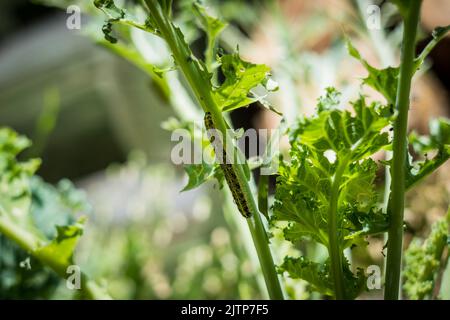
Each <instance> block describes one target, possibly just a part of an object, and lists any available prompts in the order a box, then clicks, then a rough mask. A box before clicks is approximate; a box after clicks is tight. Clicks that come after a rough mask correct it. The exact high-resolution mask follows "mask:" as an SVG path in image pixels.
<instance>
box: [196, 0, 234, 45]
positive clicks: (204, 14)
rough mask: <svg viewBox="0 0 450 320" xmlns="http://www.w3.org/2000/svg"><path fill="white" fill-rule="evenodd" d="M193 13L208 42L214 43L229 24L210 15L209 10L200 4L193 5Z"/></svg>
mask: <svg viewBox="0 0 450 320" xmlns="http://www.w3.org/2000/svg"><path fill="white" fill-rule="evenodd" d="M193 12H194V14H195V15H196V16H197V18H198V20H199V22H200V23H199V24H200V27H201V28H202V29H203V30H204V31H205V32H206V34H207V36H208V39H209V40H208V41H209V42H213V43H214V42H215V41H216V39H217V37H218V36H219V34H220V33H221V32H222V31H223V29H225V28H226V26H227V25H228V24H227V23H226V22H224V21H222V20H220V19H218V18H216V17H214V16H212V15H211V14H209V13H208V11H207V9H206V8H205V7H204V6H202V5H201V4H200V3H198V2H195V3H194V4H193Z"/></svg>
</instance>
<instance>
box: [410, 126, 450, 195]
mask: <svg viewBox="0 0 450 320" xmlns="http://www.w3.org/2000/svg"><path fill="white" fill-rule="evenodd" d="M409 141H410V143H411V145H412V146H413V148H414V150H415V151H416V152H417V153H418V154H420V155H421V156H422V157H424V158H425V160H417V161H415V162H413V163H411V164H410V163H409V162H408V163H407V171H406V181H405V183H406V189H409V188H411V187H412V186H414V185H415V184H417V183H418V182H419V181H421V180H422V179H424V178H425V177H427V176H428V175H430V174H431V173H433V172H434V171H435V170H437V169H438V168H439V167H440V166H441V165H443V164H444V163H445V162H446V161H447V160H448V159H449V158H450V120H449V119H446V118H440V119H434V120H431V121H430V135H429V136H418V135H417V134H416V133H414V132H413V133H411V135H410V137H409ZM432 151H435V152H436V155H435V156H434V157H433V158H432V159H428V152H432Z"/></svg>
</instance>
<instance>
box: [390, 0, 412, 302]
mask: <svg viewBox="0 0 450 320" xmlns="http://www.w3.org/2000/svg"><path fill="white" fill-rule="evenodd" d="M420 6H421V0H412V1H410V4H409V7H408V10H407V12H406V13H405V16H404V31H403V42H402V43H403V47H402V56H401V64H400V77H399V82H398V89H397V97H396V103H395V105H396V111H397V118H396V120H395V124H394V140H393V146H392V149H393V157H392V167H391V176H392V183H391V194H390V201H389V211H390V226H389V232H388V246H387V261H386V282H385V285H386V289H385V293H384V298H385V299H387V300H397V299H398V298H399V289H400V274H401V262H402V246H403V213H404V206H405V160H406V153H407V144H408V142H407V128H408V110H409V97H410V91H411V80H412V77H413V75H414V57H415V43H416V34H417V27H418V24H419V14H420Z"/></svg>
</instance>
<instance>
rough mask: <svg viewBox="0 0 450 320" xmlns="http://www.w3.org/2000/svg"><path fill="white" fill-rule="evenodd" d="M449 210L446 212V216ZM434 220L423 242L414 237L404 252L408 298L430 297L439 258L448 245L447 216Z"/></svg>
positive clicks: (436, 274)
mask: <svg viewBox="0 0 450 320" xmlns="http://www.w3.org/2000/svg"><path fill="white" fill-rule="evenodd" d="M449 216H450V212H449V213H448V217H449ZM448 217H445V218H442V219H441V220H439V221H437V222H435V223H434V224H433V225H432V227H431V233H430V235H429V237H428V239H426V240H425V241H424V242H423V243H422V241H420V240H419V239H417V238H416V239H414V240H413V242H412V243H411V244H410V245H409V248H408V249H407V250H406V252H405V270H404V273H403V274H404V277H405V284H404V288H405V291H406V293H407V295H408V297H409V298H410V299H414V300H422V299H430V298H432V294H433V289H434V287H435V281H436V278H437V276H438V273H439V270H440V269H441V258H442V254H443V252H444V250H445V248H446V247H448V239H449V238H448V235H449V232H450V230H449V218H448Z"/></svg>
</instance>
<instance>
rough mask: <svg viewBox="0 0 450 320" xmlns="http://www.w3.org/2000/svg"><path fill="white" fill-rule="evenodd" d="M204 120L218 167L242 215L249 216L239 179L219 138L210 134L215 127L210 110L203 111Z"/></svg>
mask: <svg viewBox="0 0 450 320" xmlns="http://www.w3.org/2000/svg"><path fill="white" fill-rule="evenodd" d="M204 121H205V127H206V130H207V134H208V138H209V141H210V142H211V145H212V146H213V148H214V152H215V153H216V160H218V161H219V163H220V167H221V168H222V171H223V174H224V176H225V180H226V181H227V184H228V187H229V188H230V191H231V195H232V196H233V199H234V202H235V203H236V205H237V207H238V209H239V212H240V213H241V214H242V216H244V217H245V218H250V217H251V215H252V213H251V212H250V209H249V207H248V203H247V200H246V198H245V195H244V192H243V191H242V186H241V183H240V182H239V179H238V177H237V176H236V173H235V172H234V169H233V166H232V165H231V164H230V163H229V160H228V158H227V153H226V151H225V148H224V146H223V143H222V141H221V140H220V138H218V137H216V136H215V135H212V134H211V133H212V132H215V130H217V129H216V126H215V125H214V121H213V119H212V116H211V113H210V112H206V113H205V119H204ZM213 130H214V131H213Z"/></svg>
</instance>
